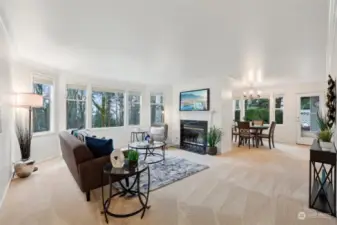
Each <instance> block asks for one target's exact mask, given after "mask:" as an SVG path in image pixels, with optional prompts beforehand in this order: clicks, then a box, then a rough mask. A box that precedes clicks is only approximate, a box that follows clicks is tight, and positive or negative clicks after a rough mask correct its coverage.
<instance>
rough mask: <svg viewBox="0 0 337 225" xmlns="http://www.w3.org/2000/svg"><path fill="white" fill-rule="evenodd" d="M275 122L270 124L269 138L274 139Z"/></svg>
mask: <svg viewBox="0 0 337 225" xmlns="http://www.w3.org/2000/svg"><path fill="white" fill-rule="evenodd" d="M275 127H276V122H275V121H273V122H271V125H270V129H269V137H274V133H275Z"/></svg>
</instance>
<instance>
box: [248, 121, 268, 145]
mask: <svg viewBox="0 0 337 225" xmlns="http://www.w3.org/2000/svg"><path fill="white" fill-rule="evenodd" d="M249 129H251V130H254V134H255V145H256V148H258V147H259V142H260V141H261V145H262V146H263V142H262V138H259V134H262V132H263V131H264V130H268V129H269V126H268V125H251V126H249Z"/></svg>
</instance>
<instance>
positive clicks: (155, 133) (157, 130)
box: [150, 127, 165, 141]
mask: <svg viewBox="0 0 337 225" xmlns="http://www.w3.org/2000/svg"><path fill="white" fill-rule="evenodd" d="M150 135H151V137H152V138H153V140H154V141H164V138H165V128H164V127H151V129H150Z"/></svg>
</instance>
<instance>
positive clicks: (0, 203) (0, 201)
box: [0, 175, 12, 209]
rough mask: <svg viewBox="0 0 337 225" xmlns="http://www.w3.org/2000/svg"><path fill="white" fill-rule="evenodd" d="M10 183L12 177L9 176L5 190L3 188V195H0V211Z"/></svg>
mask: <svg viewBox="0 0 337 225" xmlns="http://www.w3.org/2000/svg"><path fill="white" fill-rule="evenodd" d="M11 181H12V175H11V176H10V178H9V181H8V183H7V186H6V188H5V191H4V193H3V195H2V197H1V199H0V209H1V207H2V204H3V203H4V201H5V198H6V195H7V192H8V189H9V186H10V185H11Z"/></svg>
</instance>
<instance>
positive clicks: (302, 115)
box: [297, 93, 324, 145]
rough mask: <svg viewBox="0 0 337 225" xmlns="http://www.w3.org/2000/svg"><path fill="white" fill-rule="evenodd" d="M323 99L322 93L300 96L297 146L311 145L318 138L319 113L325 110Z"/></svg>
mask: <svg viewBox="0 0 337 225" xmlns="http://www.w3.org/2000/svg"><path fill="white" fill-rule="evenodd" d="M323 99H324V98H323V94H320V93H315V94H299V95H298V104H297V108H298V114H297V115H298V116H297V123H298V126H297V127H298V131H297V144H304V145H311V144H312V142H313V140H314V139H315V138H316V137H317V133H318V131H319V126H318V123H317V112H318V110H319V109H322V108H323V104H324V103H323Z"/></svg>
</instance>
